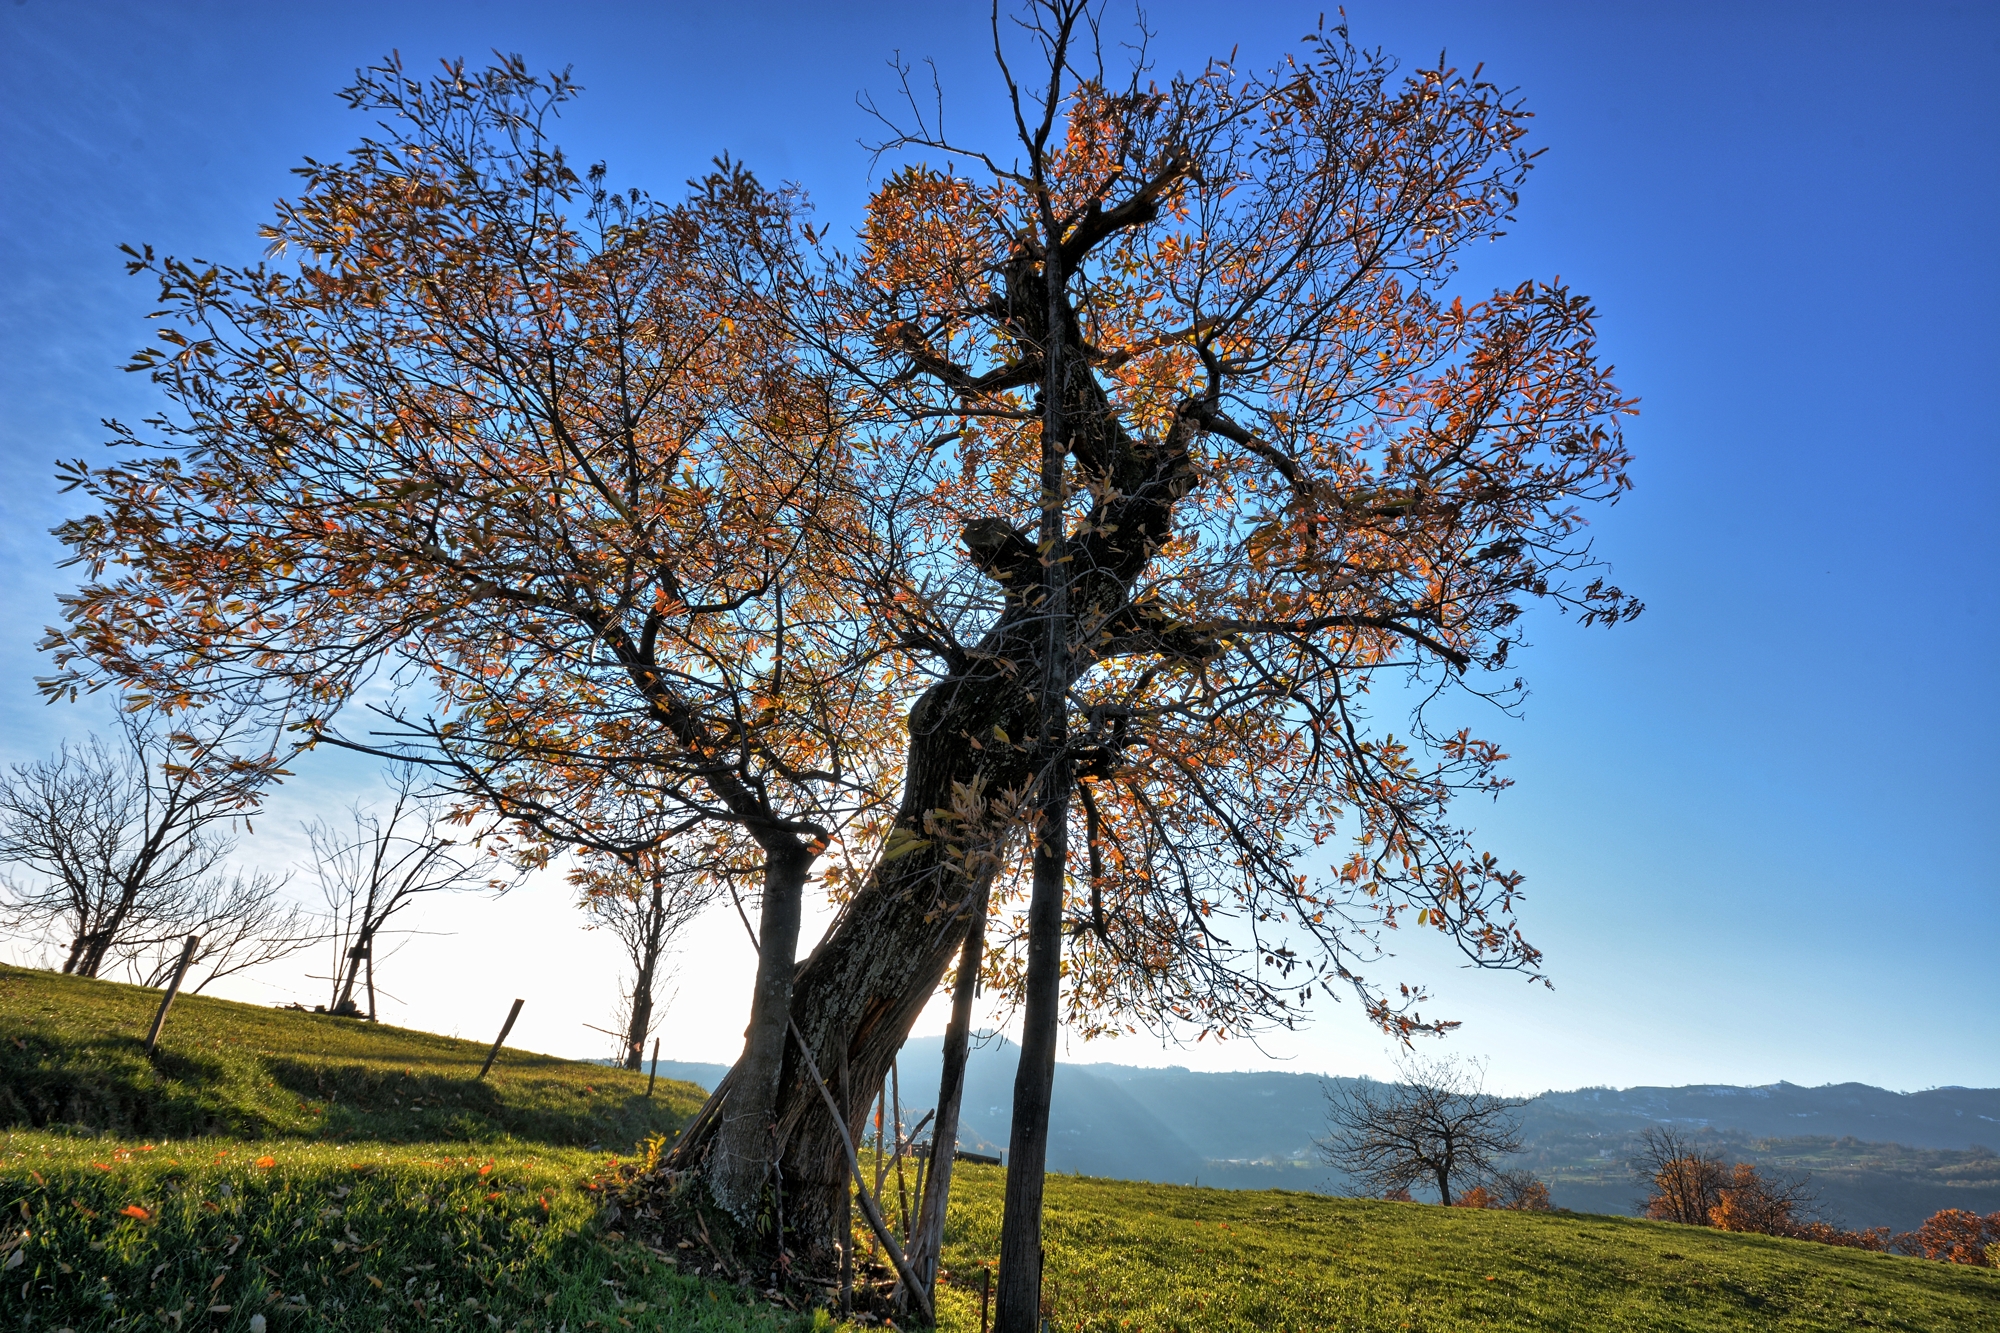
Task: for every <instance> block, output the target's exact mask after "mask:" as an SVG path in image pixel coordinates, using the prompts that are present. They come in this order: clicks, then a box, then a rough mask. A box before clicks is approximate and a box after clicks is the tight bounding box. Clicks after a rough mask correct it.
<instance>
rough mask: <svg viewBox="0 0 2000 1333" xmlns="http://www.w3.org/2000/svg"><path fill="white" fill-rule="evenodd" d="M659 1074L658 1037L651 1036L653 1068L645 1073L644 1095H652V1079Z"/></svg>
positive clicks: (649, 1096)
mask: <svg viewBox="0 0 2000 1333" xmlns="http://www.w3.org/2000/svg"><path fill="white" fill-rule="evenodd" d="M659 1076H660V1039H659V1038H658V1037H655V1038H653V1068H652V1069H651V1071H649V1072H648V1073H647V1075H646V1097H647V1099H648V1100H650V1099H651V1098H652V1096H653V1080H654V1079H656V1078H658V1077H659Z"/></svg>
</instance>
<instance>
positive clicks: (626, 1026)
mask: <svg viewBox="0 0 2000 1333" xmlns="http://www.w3.org/2000/svg"><path fill="white" fill-rule="evenodd" d="M569 879H570V883H571V884H573V885H574V886H576V888H578V889H579V890H581V891H582V894H583V908H584V910H585V911H586V912H587V913H588V914H589V916H590V928H591V929H593V930H608V931H610V932H611V933H612V934H613V935H614V936H616V937H617V939H618V942H619V944H620V945H622V946H623V947H624V950H625V957H626V961H627V962H628V963H630V964H631V968H632V973H631V983H630V985H629V987H627V988H625V989H623V990H622V992H621V994H620V996H619V1000H620V1005H621V1012H620V1014H619V1015H618V1020H619V1026H620V1029H621V1030H622V1031H623V1033H624V1037H623V1045H622V1048H621V1051H620V1055H621V1058H622V1060H623V1062H624V1065H625V1067H626V1068H627V1069H637V1068H639V1067H640V1065H641V1064H642V1063H643V1062H644V1059H645V1054H644V1053H645V1047H646V1038H647V1037H649V1036H651V1035H652V1032H653V1014H654V1011H655V1009H656V1008H657V1007H658V1000H659V992H660V984H661V982H662V981H663V980H664V979H665V974H664V972H663V970H662V968H661V966H660V964H661V960H662V959H663V958H664V957H665V955H666V951H667V946H668V945H669V944H671V943H672V942H673V939H674V937H675V936H676V935H678V934H679V933H680V932H681V930H682V929H683V928H684V927H686V925H687V924H688V923H689V922H690V921H692V920H694V918H695V917H696V916H698V915H699V914H700V913H701V911H702V909H703V908H705V907H707V906H708V905H709V903H711V902H713V901H714V900H715V898H716V895H717V894H718V893H720V892H721V888H722V884H723V880H722V878H721V877H719V876H717V875H715V874H713V873H711V868H710V867H708V866H706V865H704V864H702V863H701V862H700V861H698V860H691V859H688V858H685V857H681V856H676V855H674V854H673V853H671V852H669V851H666V850H664V849H658V848H655V849H651V850H648V851H643V852H634V853H629V854H625V855H617V856H614V855H610V854H608V853H596V854H591V855H588V856H587V857H586V858H585V859H584V861H583V862H582V863H581V864H579V865H578V866H577V867H576V868H575V869H574V870H572V871H571V872H570V876H569Z"/></svg>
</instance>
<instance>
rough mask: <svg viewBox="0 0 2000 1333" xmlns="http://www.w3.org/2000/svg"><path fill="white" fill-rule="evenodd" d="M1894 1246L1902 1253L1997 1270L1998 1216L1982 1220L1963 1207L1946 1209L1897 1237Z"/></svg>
mask: <svg viewBox="0 0 2000 1333" xmlns="http://www.w3.org/2000/svg"><path fill="white" fill-rule="evenodd" d="M1894 1244H1895V1248H1896V1249H1898V1250H1901V1251H1902V1252H1903V1253H1904V1254H1914V1255H1917V1256H1919V1257H1921V1258H1925V1259H1937V1260H1941V1261H1942V1262H1944V1263H1948V1264H1971V1265H1973V1266H1975V1267H1979V1268H1989V1267H2000V1263H1996V1262H1995V1254H1994V1251H1995V1250H1996V1249H2000V1213H1988V1214H1987V1215H1986V1216H1984V1217H1981V1216H1980V1215H1979V1214H1978V1213H1974V1212H1970V1211H1968V1210H1966V1209H1964V1208H1946V1209H1943V1210H1942V1211H1940V1212H1936V1213H1933V1214H1931V1216H1930V1219H1929V1220H1928V1221H1926V1222H1925V1223H1924V1224H1923V1225H1922V1226H1920V1227H1918V1228H1917V1229H1916V1230H1915V1231H1906V1232H1904V1233H1903V1234H1902V1235H1900V1236H1898V1237H1896V1239H1895V1242H1894Z"/></svg>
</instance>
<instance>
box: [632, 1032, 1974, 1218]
mask: <svg viewBox="0 0 2000 1333" xmlns="http://www.w3.org/2000/svg"><path fill="white" fill-rule="evenodd" d="M940 1046H941V1041H940V1039H939V1038H936V1037H931V1038H923V1039H917V1040H913V1041H912V1042H910V1044H909V1045H908V1046H907V1047H905V1048H904V1050H903V1056H902V1060H901V1062H900V1066H899V1070H898V1072H899V1075H900V1081H901V1086H902V1104H903V1107H904V1119H905V1122H906V1123H915V1121H916V1120H917V1118H918V1117H920V1116H921V1115H922V1114H923V1113H924V1111H926V1110H928V1109H929V1108H930V1107H931V1106H932V1105H933V1104H934V1103H935V1102H936V1100H937V1085H938V1070H939V1050H940ZM1017 1058H1018V1052H1017V1050H1016V1048H1015V1047H1014V1046H1013V1044H1012V1043H1010V1042H1005V1041H993V1042H991V1043H990V1044H988V1045H986V1046H985V1047H983V1048H980V1049H976V1050H975V1051H974V1052H973V1054H972V1058H971V1060H970V1061H969V1062H968V1068H967V1071H966V1094H965V1103H964V1109H963V1112H962V1115H961V1119H962V1121H963V1124H962V1128H961V1130H960V1134H959V1146H960V1147H962V1148H966V1149H970V1150H973V1151H979V1152H991V1153H999V1152H1001V1150H1002V1149H1004V1148H1005V1146H1006V1143H1007V1133H1008V1125H1009V1122H1010V1119H1011V1116H1010V1107H1011V1105H1012V1100H1013V1081H1014V1065H1015V1061H1016V1059H1017ZM727 1069H728V1066H726V1065H719V1064H701V1063H689V1062H680V1061H671V1060H662V1061H660V1073H661V1074H662V1075H663V1076H665V1077H670V1078H683V1079H687V1080H688V1081H689V1082H692V1083H695V1084H698V1085H700V1086H701V1087H704V1088H712V1087H714V1086H715V1082H716V1080H718V1079H720V1078H721V1077H722V1075H723V1074H724V1073H725V1072H726V1071H727ZM1338 1081H1339V1080H1328V1079H1324V1078H1321V1077H1319V1076H1318V1075H1313V1074H1290V1073H1283V1072H1277V1071H1266V1072H1256V1073H1233V1074H1209V1073H1197V1072H1193V1071H1190V1070H1187V1069H1181V1068H1177V1067H1170V1068H1164V1069H1152V1068H1141V1067H1135V1066H1130V1065H1112V1064H1088V1065H1072V1064H1062V1065H1058V1066H1057V1069H1056V1086H1055V1104H1054V1107H1053V1109H1052V1112H1051V1116H1050V1131H1049V1134H1050V1137H1049V1167H1050V1169H1051V1170H1054V1171H1061V1172H1065V1173H1068V1172H1074V1173H1076V1174H1079V1175H1086V1176H1105V1177H1110V1178H1114V1179H1123V1180H1150V1181H1158V1182H1162V1183H1170V1184H1194V1183H1199V1184H1202V1185H1212V1186H1216V1187H1219V1188H1224V1189H1298V1190H1313V1191H1318V1192H1323V1193H1347V1192H1349V1191H1348V1190H1347V1189H1346V1187H1345V1183H1344V1182H1343V1181H1342V1180H1341V1179H1339V1178H1338V1177H1337V1176H1335V1175H1334V1174H1333V1173H1332V1172H1331V1171H1329V1170H1328V1169H1327V1168H1326V1167H1325V1166H1323V1165H1321V1163H1320V1162H1319V1160H1318V1156H1317V1154H1316V1152H1315V1150H1314V1147H1313V1140H1314V1139H1315V1138H1316V1137H1317V1136H1318V1135H1320V1134H1321V1133H1322V1132H1323V1121H1324V1107H1325V1101H1326V1094H1325V1088H1326V1086H1327V1084H1328V1083H1329V1082H1338ZM1522 1122H1523V1132H1524V1138H1525V1139H1526V1143H1527V1151H1526V1153H1525V1154H1523V1157H1522V1158H1521V1159H1520V1160H1521V1163H1522V1164H1523V1165H1525V1166H1527V1167H1529V1168H1530V1169H1532V1170H1534V1171H1535V1172H1536V1174H1538V1175H1540V1176H1541V1177H1542V1178H1543V1179H1545V1180H1547V1181H1548V1182H1549V1183H1550V1185H1551V1187H1552V1189H1553V1192H1554V1196H1555V1203H1556V1206H1558V1207H1562V1208H1572V1209H1575V1210H1577V1211H1578V1212H1592V1213H1627V1212H1630V1211H1632V1205H1633V1203H1634V1201H1635V1199H1636V1198H1637V1196H1638V1187H1637V1185H1636V1184H1635V1182H1634V1181H1633V1179H1632V1174H1631V1170H1630V1167H1629V1165H1628V1163H1629V1159H1630V1156H1631V1151H1632V1145H1633V1141H1634V1140H1635V1139H1636V1137H1637V1135H1638V1133H1639V1131H1640V1130H1642V1129H1644V1128H1645V1127H1646V1126H1647V1125H1651V1124H1659V1123H1672V1124H1674V1125H1676V1126H1678V1127H1680V1128H1682V1129H1687V1130H1692V1131H1695V1132H1697V1133H1699V1134H1701V1135H1703V1136H1704V1137H1706V1138H1707V1139H1709V1140H1710V1141H1711V1142H1713V1143H1714V1144H1715V1146H1716V1149H1717V1151H1719V1152H1721V1153H1723V1154H1724V1155H1727V1156H1730V1157H1732V1158H1736V1159H1740V1160H1745V1161H1753V1162H1757V1163H1759V1164H1760V1165H1769V1166H1772V1167H1775V1168H1777V1169H1779V1170H1781V1171H1809V1172H1810V1173H1811V1174H1812V1177H1813V1183H1814V1185H1815V1186H1816V1188H1817V1189H1818V1191H1819V1194H1820V1196H1821V1199H1822V1203H1823V1206H1824V1209H1825V1211H1826V1212H1827V1213H1828V1214H1829V1215H1831V1216H1833V1217H1835V1218H1837V1219H1838V1220H1841V1221H1843V1222H1845V1223H1846V1224H1847V1225H1849V1226H1857V1227H1859V1226H1890V1227H1895V1228H1897V1229H1899V1230H1900V1229H1907V1228H1910V1227H1914V1226H1915V1225H1917V1224H1918V1223H1919V1222H1921V1221H1922V1220H1923V1219H1924V1218H1925V1217H1928V1216H1929V1215H1930V1214H1931V1213H1933V1212H1936V1211H1937V1210H1938V1209H1940V1208H1948V1207H1957V1208H1969V1209H1973V1210H1974V1211H1977V1212H1982V1213H1984V1212H1992V1211H1995V1210H2000V1156H1996V1155H1995V1152H1994V1151H1993V1149H1995V1148H2000V1089H1991V1088H1988V1089H1975V1088H1935V1089H1931V1090H1928V1091H1925V1092H1915V1093H1898V1092H1889V1091H1886V1090H1884V1089H1881V1088H1873V1087H1869V1086H1867V1085H1865V1084H1859V1083H1842V1084H1832V1085H1829V1086H1826V1087H1820V1088H1802V1087H1797V1086H1795V1085H1793V1084H1789V1083H1778V1084H1774V1085H1771V1086H1768V1087H1757V1088H1743V1087H1730V1086H1720V1085H1697V1086H1692V1087H1681V1088H1625V1089H1611V1088H1586V1089H1582V1090H1580V1091H1575V1092H1547V1093H1543V1094H1542V1095H1541V1096H1539V1097H1537V1098H1535V1099H1534V1100H1533V1101H1532V1102H1531V1103H1530V1104H1529V1105H1528V1106H1527V1107H1526V1108H1525V1109H1524V1110H1523V1111H1522Z"/></svg>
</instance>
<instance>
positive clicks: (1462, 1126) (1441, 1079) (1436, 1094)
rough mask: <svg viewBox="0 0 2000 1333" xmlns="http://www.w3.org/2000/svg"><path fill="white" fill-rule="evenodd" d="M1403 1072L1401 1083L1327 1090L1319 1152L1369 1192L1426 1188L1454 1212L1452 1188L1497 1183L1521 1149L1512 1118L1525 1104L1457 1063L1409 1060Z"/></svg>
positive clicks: (1369, 1082) (1358, 1084)
mask: <svg viewBox="0 0 2000 1333" xmlns="http://www.w3.org/2000/svg"><path fill="white" fill-rule="evenodd" d="M1398 1072H1399V1073H1400V1074H1401V1075H1402V1080H1401V1081H1400V1082H1397V1083H1376V1082H1374V1081H1373V1080H1362V1081H1359V1082H1354V1083H1348V1084H1346V1085H1344V1086H1342V1087H1339V1088H1335V1089H1329V1090H1328V1092H1327V1128H1328V1130H1329V1133H1328V1135H1327V1137H1326V1138H1325V1140H1323V1141H1322V1142H1321V1144H1320V1151H1321V1154H1322V1156H1323V1157H1324V1159H1325V1160H1326V1162H1327V1164H1328V1165H1330V1166H1332V1167H1334V1168H1336V1169H1337V1170H1339V1171H1341V1172H1343V1173H1345V1174H1346V1175H1347V1176H1348V1177H1350V1178H1351V1179H1353V1180H1356V1181H1359V1182H1360V1183H1361V1184H1362V1185H1364V1186H1365V1187H1366V1188H1367V1189H1368V1190H1369V1191H1370V1192H1371V1193H1375V1194H1382V1193H1386V1192H1388V1191H1391V1190H1398V1189H1402V1190H1407V1189H1408V1188H1409V1187H1410V1186H1412V1185H1415V1184H1419V1183H1421V1184H1427V1185H1431V1186H1433V1187H1435V1188H1436V1190H1437V1192H1438V1201H1439V1202H1440V1203H1442V1204H1445V1205H1446V1206H1449V1205H1450V1204H1451V1202H1452V1188H1453V1186H1454V1185H1459V1184H1471V1183H1473V1182H1476V1181H1481V1180H1487V1179H1491V1178H1492V1177H1494V1176H1496V1175H1497V1174H1498V1173H1499V1163H1500V1161H1501V1159H1503V1158H1505V1157H1507V1156H1508V1155H1510V1154H1512V1153H1517V1152H1519V1151H1521V1128H1520V1123H1519V1121H1518V1120H1517V1119H1516V1118H1515V1116H1514V1114H1513V1113H1514V1112H1515V1111H1516V1110H1518V1109H1519V1108H1521V1107H1523V1106H1526V1105H1527V1103H1526V1102H1525V1101H1516V1100H1510V1099H1508V1098H1504V1097H1496V1096H1494V1095H1492V1094H1491V1093H1488V1092H1486V1091H1485V1090H1484V1089H1483V1088H1482V1087H1481V1086H1480V1082H1481V1080H1480V1078H1479V1076H1478V1073H1477V1071H1476V1070H1474V1069H1471V1068H1468V1067H1467V1066H1466V1065H1464V1064H1461V1063H1459V1062H1458V1061H1455V1060H1444V1059H1440V1060H1418V1059H1411V1060H1409V1061H1406V1062H1405V1063H1403V1064H1401V1065H1399V1066H1398Z"/></svg>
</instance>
